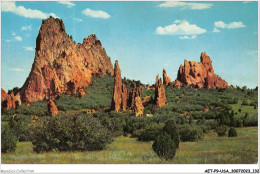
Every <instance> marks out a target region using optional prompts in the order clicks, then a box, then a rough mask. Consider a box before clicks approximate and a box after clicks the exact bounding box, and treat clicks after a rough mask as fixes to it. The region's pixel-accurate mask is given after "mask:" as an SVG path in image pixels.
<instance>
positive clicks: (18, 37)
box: [14, 36, 23, 41]
mask: <svg viewBox="0 0 260 174" xmlns="http://www.w3.org/2000/svg"><path fill="white" fill-rule="evenodd" d="M14 38H15V40H17V41H22V40H23V38H22V37H21V36H15V37H14Z"/></svg>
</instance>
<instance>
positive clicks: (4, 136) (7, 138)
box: [1, 124, 17, 153]
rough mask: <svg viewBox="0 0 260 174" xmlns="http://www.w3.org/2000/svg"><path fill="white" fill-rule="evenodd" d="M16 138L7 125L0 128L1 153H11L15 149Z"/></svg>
mask: <svg viewBox="0 0 260 174" xmlns="http://www.w3.org/2000/svg"><path fill="white" fill-rule="evenodd" d="M16 143H17V138H16V136H15V133H14V132H13V130H12V129H11V128H10V127H9V125H8V124H2V126H1V152H3V153H7V152H13V151H15V149H16Z"/></svg>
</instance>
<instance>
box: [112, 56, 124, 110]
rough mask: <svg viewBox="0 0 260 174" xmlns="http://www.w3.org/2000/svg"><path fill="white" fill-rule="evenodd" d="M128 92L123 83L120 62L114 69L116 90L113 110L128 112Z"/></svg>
mask: <svg viewBox="0 0 260 174" xmlns="http://www.w3.org/2000/svg"><path fill="white" fill-rule="evenodd" d="M127 98H128V92H127V87H126V85H125V84H124V83H123V82H122V77H121V70H120V68H119V65H118V61H117V60H116V61H115V68H114V90H113V98H112V102H111V110H114V111H116V112H118V111H119V110H120V109H122V110H126V107H127Z"/></svg>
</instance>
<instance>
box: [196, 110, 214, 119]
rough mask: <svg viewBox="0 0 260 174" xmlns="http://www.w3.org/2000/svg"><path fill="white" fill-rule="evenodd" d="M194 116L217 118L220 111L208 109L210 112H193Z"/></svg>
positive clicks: (197, 117)
mask: <svg viewBox="0 0 260 174" xmlns="http://www.w3.org/2000/svg"><path fill="white" fill-rule="evenodd" d="M191 115H192V117H193V118H194V119H202V118H205V119H215V118H216V117H217V115H218V111H216V110H215V111H212V110H211V111H208V112H193V113H192V114H191Z"/></svg>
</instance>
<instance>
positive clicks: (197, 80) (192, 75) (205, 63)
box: [174, 52, 228, 88]
mask: <svg viewBox="0 0 260 174" xmlns="http://www.w3.org/2000/svg"><path fill="white" fill-rule="evenodd" d="M174 85H175V86H182V85H187V86H190V87H195V88H228V83H227V82H226V81H225V80H223V79H222V78H221V77H218V76H217V75H216V74H215V73H214V69H213V66H212V61H211V59H210V57H209V56H208V55H207V53H205V52H202V53H201V56H200V62H196V61H187V60H185V61H184V66H183V65H181V66H180V68H179V71H178V76H177V79H176V80H175V82H174Z"/></svg>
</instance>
